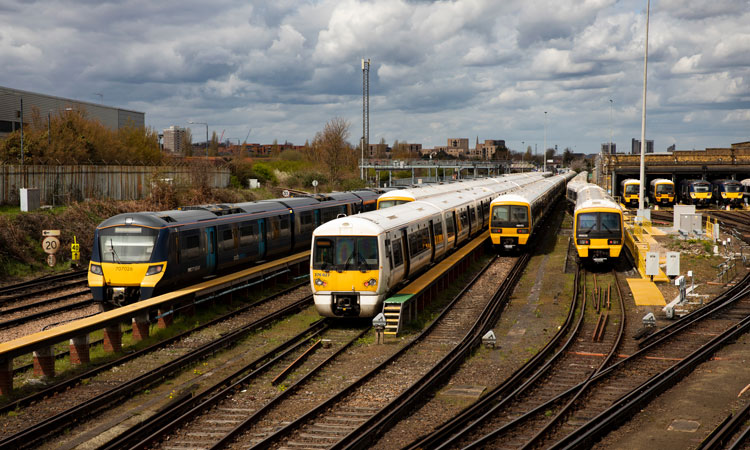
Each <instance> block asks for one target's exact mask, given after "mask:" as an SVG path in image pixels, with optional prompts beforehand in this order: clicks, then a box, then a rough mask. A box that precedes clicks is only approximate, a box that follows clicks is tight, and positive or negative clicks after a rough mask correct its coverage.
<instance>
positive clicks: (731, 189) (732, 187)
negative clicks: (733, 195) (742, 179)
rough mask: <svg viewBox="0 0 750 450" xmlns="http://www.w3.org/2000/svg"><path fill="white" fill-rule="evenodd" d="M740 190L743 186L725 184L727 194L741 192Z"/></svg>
mask: <svg viewBox="0 0 750 450" xmlns="http://www.w3.org/2000/svg"><path fill="white" fill-rule="evenodd" d="M740 188H741V185H739V184H734V183H725V184H724V189H725V190H726V191H727V192H740Z"/></svg>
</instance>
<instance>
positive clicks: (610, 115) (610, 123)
mask: <svg viewBox="0 0 750 450" xmlns="http://www.w3.org/2000/svg"><path fill="white" fill-rule="evenodd" d="M614 104H615V102H613V101H612V99H611V98H610V99H609V154H610V155H611V154H612V139H613V138H614V129H613V128H612V108H613V107H614Z"/></svg>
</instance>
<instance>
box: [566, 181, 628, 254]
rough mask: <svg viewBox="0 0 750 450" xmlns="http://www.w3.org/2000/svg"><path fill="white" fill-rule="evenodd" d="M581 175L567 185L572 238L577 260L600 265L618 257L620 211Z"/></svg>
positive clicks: (621, 222)
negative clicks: (570, 205)
mask: <svg viewBox="0 0 750 450" xmlns="http://www.w3.org/2000/svg"><path fill="white" fill-rule="evenodd" d="M586 179H587V175H586V173H585V172H582V173H581V174H579V175H577V176H576V177H575V178H573V179H572V180H571V181H570V182H568V186H567V191H566V197H567V199H568V200H569V201H570V202H571V204H572V206H573V239H574V242H575V246H576V251H577V252H578V257H579V258H581V259H585V260H591V261H594V262H597V263H599V262H604V261H607V260H611V259H614V258H618V257H619V256H620V252H621V251H622V245H623V242H624V238H625V236H624V226H623V220H622V208H621V207H620V205H619V204H618V203H617V202H615V201H614V199H613V198H612V197H610V196H609V195H607V193H606V192H605V191H604V189H602V188H600V187H599V186H597V185H595V184H591V183H587V182H586V181H585V180H586Z"/></svg>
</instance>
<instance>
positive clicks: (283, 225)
mask: <svg viewBox="0 0 750 450" xmlns="http://www.w3.org/2000/svg"><path fill="white" fill-rule="evenodd" d="M281 229H282V230H288V229H289V216H284V217H282V218H281Z"/></svg>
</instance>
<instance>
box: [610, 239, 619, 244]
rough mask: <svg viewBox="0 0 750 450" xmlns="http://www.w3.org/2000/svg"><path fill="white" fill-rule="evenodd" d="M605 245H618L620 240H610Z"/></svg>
mask: <svg viewBox="0 0 750 450" xmlns="http://www.w3.org/2000/svg"><path fill="white" fill-rule="evenodd" d="M607 243H608V244H609V245H620V240H619V239H610V240H609V241H607Z"/></svg>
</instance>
